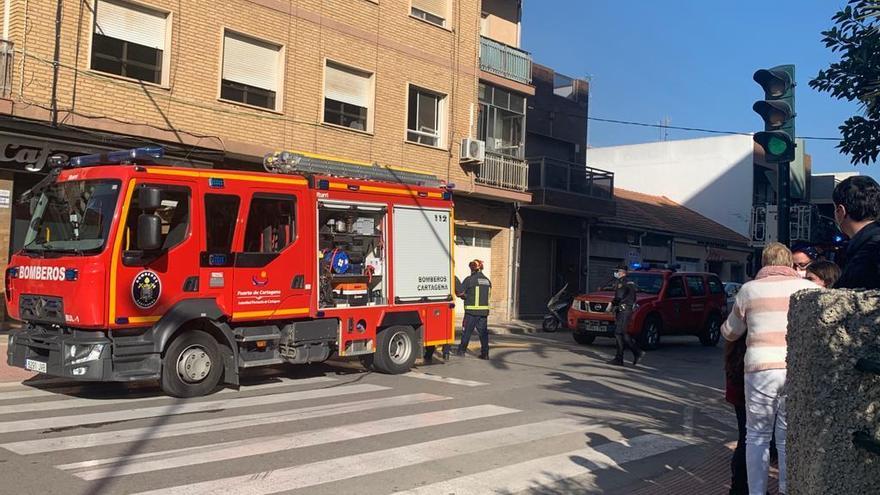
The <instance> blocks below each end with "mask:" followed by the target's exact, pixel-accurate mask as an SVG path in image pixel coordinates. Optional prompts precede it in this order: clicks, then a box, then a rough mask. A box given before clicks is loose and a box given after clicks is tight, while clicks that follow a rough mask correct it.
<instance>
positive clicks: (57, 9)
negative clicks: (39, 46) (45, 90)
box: [51, 0, 63, 127]
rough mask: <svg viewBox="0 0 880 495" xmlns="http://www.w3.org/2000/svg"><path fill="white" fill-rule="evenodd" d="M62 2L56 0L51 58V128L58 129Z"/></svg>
mask: <svg viewBox="0 0 880 495" xmlns="http://www.w3.org/2000/svg"><path fill="white" fill-rule="evenodd" d="M62 11H63V1H62V0H57V2H56V7H55V55H54V56H53V57H52V102H51V113H52V127H58V69H59V66H60V65H61V61H60V60H59V58H60V56H61V21H62V16H61V14H62Z"/></svg>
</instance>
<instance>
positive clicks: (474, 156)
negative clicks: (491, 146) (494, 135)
mask: <svg viewBox="0 0 880 495" xmlns="http://www.w3.org/2000/svg"><path fill="white" fill-rule="evenodd" d="M459 158H460V160H461V161H462V162H482V161H483V160H484V159H485V158H486V143H485V142H483V141H480V140H479V139H471V138H464V139H462V140H461V155H460V157H459Z"/></svg>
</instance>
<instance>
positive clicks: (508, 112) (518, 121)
mask: <svg viewBox="0 0 880 495" xmlns="http://www.w3.org/2000/svg"><path fill="white" fill-rule="evenodd" d="M478 95H479V100H480V109H479V112H480V113H479V117H478V122H477V134H478V136H477V137H478V138H479V139H480V140H482V141H485V142H486V150H487V151H491V152H494V153H499V154H502V155H507V156H512V157H514V158H522V157H523V155H524V151H525V146H524V144H525V133H524V129H525V121H526V99H525V97H524V96H522V95H518V94H516V93H511V92H510V91H506V90H503V89H501V88H496V87H494V86H490V85H487V84H482V83H481V84H480V86H479V92H478Z"/></svg>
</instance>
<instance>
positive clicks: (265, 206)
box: [244, 194, 296, 253]
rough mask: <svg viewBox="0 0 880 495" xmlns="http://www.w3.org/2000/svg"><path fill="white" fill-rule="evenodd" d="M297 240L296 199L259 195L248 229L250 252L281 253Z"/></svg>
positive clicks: (247, 249) (246, 247)
mask: <svg viewBox="0 0 880 495" xmlns="http://www.w3.org/2000/svg"><path fill="white" fill-rule="evenodd" d="M294 240H296V198H294V197H293V196H284V195H276V194H257V195H254V198H253V199H252V200H251V209H250V212H248V221H247V228H246V229H245V231H244V251H245V252H246V253H279V252H281V251H282V250H283V249H284V248H286V247H287V246H289V245H290V244H292V243H293V241H294Z"/></svg>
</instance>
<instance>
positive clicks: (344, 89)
mask: <svg viewBox="0 0 880 495" xmlns="http://www.w3.org/2000/svg"><path fill="white" fill-rule="evenodd" d="M324 97H325V98H329V99H331V100H336V101H341V102H342V103H348V104H349V105H356V106H359V107H364V108H368V107H369V106H370V105H369V99H370V76H369V75H368V74H366V73H363V72H360V71H354V70H351V69H346V68H343V67H340V66H338V65H333V64H329V63H328V64H327V72H326V75H325V81H324Z"/></svg>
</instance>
